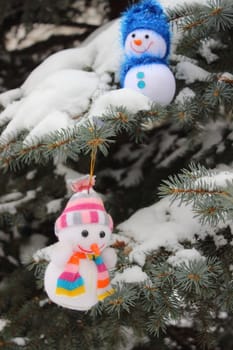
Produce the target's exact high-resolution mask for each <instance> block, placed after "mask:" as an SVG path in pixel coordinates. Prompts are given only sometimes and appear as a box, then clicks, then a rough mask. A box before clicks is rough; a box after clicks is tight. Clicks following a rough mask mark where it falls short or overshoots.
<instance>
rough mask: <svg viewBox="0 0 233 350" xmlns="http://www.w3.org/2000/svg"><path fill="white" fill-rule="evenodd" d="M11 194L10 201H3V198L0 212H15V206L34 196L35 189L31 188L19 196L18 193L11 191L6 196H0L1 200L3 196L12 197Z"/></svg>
mask: <svg viewBox="0 0 233 350" xmlns="http://www.w3.org/2000/svg"><path fill="white" fill-rule="evenodd" d="M12 196H13V197H14V198H16V196H17V199H14V200H12V201H10V202H5V200H4V201H3V202H2V204H0V213H3V212H9V213H10V214H15V213H16V211H17V210H16V207H17V206H19V205H21V204H22V203H26V202H28V201H30V200H32V199H34V198H36V191H34V190H31V191H27V192H26V194H21V197H19V196H18V193H16V192H15V193H13V194H11V195H10V194H9V195H7V197H6V196H3V197H1V198H0V199H1V200H3V198H9V197H10V198H12Z"/></svg>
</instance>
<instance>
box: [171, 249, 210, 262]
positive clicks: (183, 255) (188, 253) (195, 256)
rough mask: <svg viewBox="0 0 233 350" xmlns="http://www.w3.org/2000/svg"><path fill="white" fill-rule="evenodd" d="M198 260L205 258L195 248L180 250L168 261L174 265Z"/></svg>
mask: <svg viewBox="0 0 233 350" xmlns="http://www.w3.org/2000/svg"><path fill="white" fill-rule="evenodd" d="M198 260H205V258H204V257H203V256H202V255H201V254H200V253H199V252H198V251H197V250H196V249H195V248H192V249H182V250H179V251H177V252H176V253H175V254H174V255H172V256H170V257H169V258H168V259H167V261H168V263H169V264H171V265H173V266H176V265H179V264H181V263H183V262H187V261H198Z"/></svg>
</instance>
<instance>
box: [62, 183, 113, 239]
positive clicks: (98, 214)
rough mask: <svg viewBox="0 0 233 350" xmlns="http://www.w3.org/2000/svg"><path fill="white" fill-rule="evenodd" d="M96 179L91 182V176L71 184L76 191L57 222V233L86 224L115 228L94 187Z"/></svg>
mask: <svg viewBox="0 0 233 350" xmlns="http://www.w3.org/2000/svg"><path fill="white" fill-rule="evenodd" d="M94 182H95V179H94V178H93V179H92V183H91V184H90V182H89V176H85V177H82V178H80V179H79V180H78V181H76V182H73V183H72V184H71V188H72V190H73V191H74V192H76V193H74V194H73V195H72V196H71V198H70V200H69V201H68V203H67V205H66V207H65V209H64V211H63V212H62V214H61V215H60V216H59V217H58V218H57V220H56V222H55V234H56V235H57V236H58V235H59V233H60V232H61V231H62V230H64V229H66V228H68V227H76V226H78V225H86V224H100V225H104V226H108V227H109V228H110V230H111V231H112V229H113V221H112V218H111V216H110V215H109V214H108V213H107V212H106V210H105V207H104V204H103V201H102V199H101V198H100V197H99V196H98V195H97V193H96V192H95V191H94V190H93V189H92V186H93V185H94Z"/></svg>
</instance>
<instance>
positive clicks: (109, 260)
mask: <svg viewBox="0 0 233 350" xmlns="http://www.w3.org/2000/svg"><path fill="white" fill-rule="evenodd" d="M101 256H102V258H103V261H104V263H105V265H106V266H107V268H108V269H113V268H114V267H115V266H116V262H117V255H116V252H115V250H114V249H113V248H105V249H104V251H103V252H102V253H101Z"/></svg>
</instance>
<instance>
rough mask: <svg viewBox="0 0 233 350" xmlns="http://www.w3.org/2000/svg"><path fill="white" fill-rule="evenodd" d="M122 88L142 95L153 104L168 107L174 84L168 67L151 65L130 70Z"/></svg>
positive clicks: (174, 87)
mask: <svg viewBox="0 0 233 350" xmlns="http://www.w3.org/2000/svg"><path fill="white" fill-rule="evenodd" d="M124 87H125V88H128V89H132V90H136V91H138V92H140V93H142V94H143V95H145V96H147V97H149V98H150V99H151V100H152V101H153V102H155V103H159V104H161V105H168V104H169V103H170V102H171V101H172V99H173V97H174V94H175V90H176V83H175V79H174V75H173V73H172V72H171V70H170V69H169V68H168V66H166V65H165V64H159V63H151V64H148V65H140V66H136V67H133V68H131V69H130V70H129V71H128V72H127V74H126V76H125V82H124Z"/></svg>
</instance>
